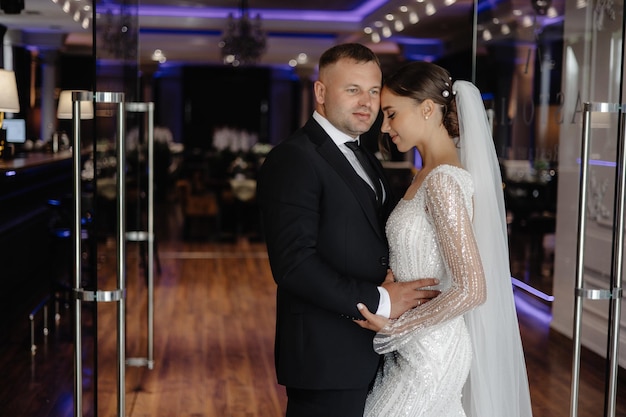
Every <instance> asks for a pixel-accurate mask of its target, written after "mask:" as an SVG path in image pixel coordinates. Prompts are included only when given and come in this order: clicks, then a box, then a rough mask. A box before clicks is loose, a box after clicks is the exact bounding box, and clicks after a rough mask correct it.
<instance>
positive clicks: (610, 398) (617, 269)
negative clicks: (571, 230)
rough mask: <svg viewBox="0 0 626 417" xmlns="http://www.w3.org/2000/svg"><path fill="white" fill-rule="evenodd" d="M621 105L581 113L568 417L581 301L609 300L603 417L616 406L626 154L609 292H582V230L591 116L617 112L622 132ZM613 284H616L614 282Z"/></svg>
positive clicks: (574, 398) (575, 383)
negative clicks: (607, 372)
mask: <svg viewBox="0 0 626 417" xmlns="http://www.w3.org/2000/svg"><path fill="white" fill-rule="evenodd" d="M623 111H624V106H621V105H619V104H613V103H585V105H584V110H583V132H582V143H581V159H580V166H581V175H580V198H579V206H578V241H577V254H576V256H577V258H576V261H577V262H576V284H575V289H574V295H575V297H574V335H573V339H574V349H573V359H572V390H571V404H570V416H571V417H576V416H577V415H578V396H579V382H580V352H581V325H582V313H583V310H582V302H583V299H584V298H586V299H589V300H611V320H610V321H609V324H608V326H609V327H608V331H609V334H610V335H611V337H610V342H609V343H610V349H609V350H608V352H607V360H608V361H609V365H610V369H609V374H610V380H609V383H608V387H607V391H606V394H607V405H606V410H605V412H606V416H607V417H614V416H615V404H616V393H617V370H618V368H617V367H618V348H619V326H620V302H621V296H622V288H621V276H622V253H623V247H624V244H623V242H624V236H623V234H624V233H623V228H624V226H623V222H624V213H625V208H624V198H625V196H626V179H625V178H626V177H625V175H626V171H625V170H624V166H626V155H625V154H626V153H625V152H622V151H620V154H619V155H618V166H617V168H618V170H619V176H616V177H617V181H618V184H617V187H616V189H617V190H618V192H616V202H615V216H614V217H615V219H614V222H615V225H614V226H615V229H614V230H616V231H619V232H617V233H616V234H615V235H614V236H613V251H614V252H613V265H611V267H612V269H611V273H612V278H611V288H609V289H605V290H602V289H585V288H584V265H585V262H584V249H585V230H586V220H587V177H588V171H589V144H590V141H591V139H590V133H591V114H592V113H620V121H621V122H620V129H619V130H620V132H623V129H624V126H623V125H624V122H623V117H622V114H621V113H622V112H623ZM623 140H624V135H623V134H620V144H622V142H623ZM614 281H615V283H614Z"/></svg>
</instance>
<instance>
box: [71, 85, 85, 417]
mask: <svg viewBox="0 0 626 417" xmlns="http://www.w3.org/2000/svg"><path fill="white" fill-rule="evenodd" d="M80 94H81V93H76V92H73V93H72V122H73V124H74V141H73V145H72V170H73V186H74V189H73V194H74V206H73V219H74V223H73V225H72V233H73V235H72V236H73V237H74V239H73V248H74V293H75V294H76V295H78V293H79V292H80V291H81V290H82V288H81V282H82V268H81V262H82V257H81V198H82V197H81V196H82V187H81V163H80V101H79V100H80ZM81 305H82V303H81V299H80V297H78V296H76V297H74V323H73V324H74V416H75V417H80V416H82V414H83V365H82V355H81V353H82V351H83V347H82V331H81V323H82V315H81Z"/></svg>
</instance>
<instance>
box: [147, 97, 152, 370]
mask: <svg viewBox="0 0 626 417" xmlns="http://www.w3.org/2000/svg"><path fill="white" fill-rule="evenodd" d="M147 268H148V368H149V369H152V368H153V367H154V103H148V265H147Z"/></svg>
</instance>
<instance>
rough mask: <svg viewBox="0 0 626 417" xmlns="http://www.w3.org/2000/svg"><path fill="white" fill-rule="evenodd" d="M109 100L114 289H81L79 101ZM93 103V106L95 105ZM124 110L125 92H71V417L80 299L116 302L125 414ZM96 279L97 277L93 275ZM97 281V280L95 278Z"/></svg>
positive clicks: (79, 381) (77, 396) (78, 393)
mask: <svg viewBox="0 0 626 417" xmlns="http://www.w3.org/2000/svg"><path fill="white" fill-rule="evenodd" d="M81 101H94V102H95V103H110V104H116V105H117V115H118V117H117V132H116V134H117V138H116V158H117V167H116V194H117V199H116V212H117V228H116V240H117V269H116V270H117V288H116V289H114V290H110V291H102V290H94V291H89V290H85V289H83V288H82V256H81V223H82V222H81V218H82V207H81V201H82V178H81V168H82V167H81V142H80V103H81ZM95 107H96V106H94V108H95ZM125 120H126V118H125V113H124V94H123V93H110V92H96V93H91V92H73V93H72V122H73V125H74V142H73V147H72V161H73V163H72V167H73V197H74V206H73V215H74V216H73V218H74V222H73V227H72V232H73V249H74V263H73V264H74V288H73V294H74V416H75V417H79V416H82V414H83V404H82V397H83V389H82V388H83V387H82V386H83V376H82V370H83V369H82V315H81V308H82V303H83V302H115V303H117V393H118V404H117V413H118V416H124V415H125V409H126V406H125V404H126V401H125V398H126V392H125V378H126V373H125V370H126V369H125V363H126V361H125V345H126V327H125V315H126V304H125V300H126V279H125V270H126V261H125V259H126V258H125V254H126V246H125V243H126V242H125V231H126V220H125V217H126V216H125V206H126V202H125V184H126V163H125V149H126V145H125V140H124V137H125V131H126V127H125ZM96 278H97V277H96ZM96 284H97V279H96Z"/></svg>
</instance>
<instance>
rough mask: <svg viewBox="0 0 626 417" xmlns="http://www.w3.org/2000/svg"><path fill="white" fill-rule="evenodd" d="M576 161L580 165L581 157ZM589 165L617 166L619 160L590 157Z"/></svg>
mask: <svg viewBox="0 0 626 417" xmlns="http://www.w3.org/2000/svg"><path fill="white" fill-rule="evenodd" d="M576 163H577V164H578V165H580V158H576ZM589 165H595V166H601V167H610V168H615V167H616V166H617V162H613V161H603V160H601V159H590V160H589Z"/></svg>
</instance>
